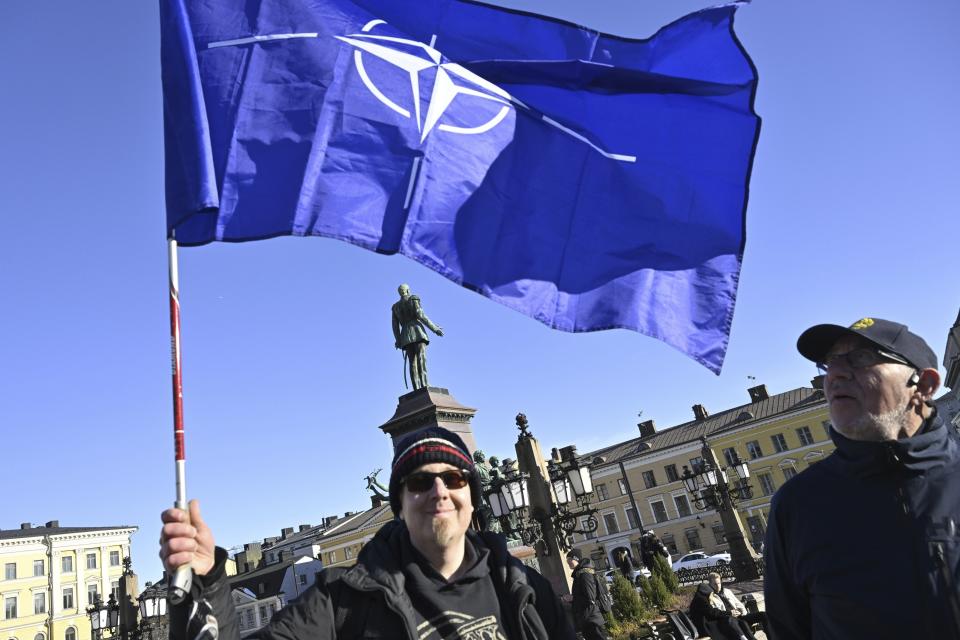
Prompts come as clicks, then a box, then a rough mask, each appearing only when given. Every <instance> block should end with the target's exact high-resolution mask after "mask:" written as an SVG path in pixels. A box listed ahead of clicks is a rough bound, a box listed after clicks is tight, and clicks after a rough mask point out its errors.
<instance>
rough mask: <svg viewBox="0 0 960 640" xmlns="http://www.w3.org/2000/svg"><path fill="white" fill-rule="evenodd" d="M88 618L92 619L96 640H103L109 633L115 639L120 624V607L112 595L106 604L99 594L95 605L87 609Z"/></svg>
mask: <svg viewBox="0 0 960 640" xmlns="http://www.w3.org/2000/svg"><path fill="white" fill-rule="evenodd" d="M87 617H89V618H90V628H91V629H92V630H93V637H94V638H95V640H101V638H103V636H104V634H105V633H107V632H109V636H110V637H113V636H115V635H117V626H118V625H119V623H120V605H119V604H117V601H116V599H115V598H114V597H113V594H112V593H111V594H110V599H109V600H108V601H107V602H106V603H104V602H103V601H102V600H100V594H97V595H96V596H95V597H94V599H93V603H92V604H91V605H90V606H89V607H87Z"/></svg>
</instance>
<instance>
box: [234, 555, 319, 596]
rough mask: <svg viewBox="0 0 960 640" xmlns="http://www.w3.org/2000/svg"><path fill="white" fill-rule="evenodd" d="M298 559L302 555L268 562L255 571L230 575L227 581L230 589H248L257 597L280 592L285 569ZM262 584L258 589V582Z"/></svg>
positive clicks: (300, 558)
mask: <svg viewBox="0 0 960 640" xmlns="http://www.w3.org/2000/svg"><path fill="white" fill-rule="evenodd" d="M298 560H303V557H299V558H289V559H286V560H284V561H283V562H276V563H274V564H268V565H267V566H265V567H262V568H260V569H257V570H256V571H250V572H249V573H239V574H237V575H235V576H231V577H230V578H229V579H228V581H229V582H230V588H231V589H249V590H250V591H252V592H253V593H254V594H256V595H257V597H258V598H259V597H262V596H272V595H276V594H278V593H279V592H280V589H281V587H282V586H283V576H284V575H285V574H286V573H287V569H288V568H289V567H290V565H292V564H294V563H295V562H297V561H298ZM261 583H262V584H263V589H262V590H261V589H260V584H261Z"/></svg>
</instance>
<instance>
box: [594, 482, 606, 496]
mask: <svg viewBox="0 0 960 640" xmlns="http://www.w3.org/2000/svg"><path fill="white" fill-rule="evenodd" d="M594 490H596V492H597V495H598V496H600V499H601V500H606V499H607V498H609V497H610V494H608V493H607V485H605V484H598V485H597V486H596V487H594Z"/></svg>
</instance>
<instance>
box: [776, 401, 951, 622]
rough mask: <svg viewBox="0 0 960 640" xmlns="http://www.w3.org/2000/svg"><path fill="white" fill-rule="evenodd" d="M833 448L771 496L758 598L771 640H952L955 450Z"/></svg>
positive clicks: (947, 440) (940, 444) (872, 445)
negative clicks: (761, 589) (760, 596)
mask: <svg viewBox="0 0 960 640" xmlns="http://www.w3.org/2000/svg"><path fill="white" fill-rule="evenodd" d="M831 435H832V437H833V441H834V443H836V446H837V450H836V451H834V452H833V453H832V454H831V455H830V456H828V457H827V458H826V459H825V460H823V461H822V462H820V463H817V464H815V465H814V466H812V467H810V468H809V469H807V470H805V471H804V472H803V473H800V474H799V475H797V476H796V477H795V478H793V479H792V480H790V481H789V482H787V483H785V484H784V485H783V487H781V488H780V490H779V491H778V492H777V493H776V495H774V497H773V500H772V504H771V509H770V518H769V523H768V528H767V538H766V545H765V557H766V558H765V559H766V572H765V576H764V592H765V599H766V611H767V616H768V619H769V629H770V631H771V632H772V637H773V638H775V639H776V640H794V639H797V640H799V639H801V638H802V639H803V640H833V639H838V640H839V639H843V640H856V639H858V638H865V639H866V638H869V639H870V640H883V639H885V638H890V639H891V640H892V639H894V638H896V639H897V640H902V639H903V638H937V640H958V639H960V595H958V590H957V585H958V581H957V577H958V573H960V537H958V527H957V525H958V523H960V474H958V472H960V449H958V442H957V438H956V436H955V435H954V434H953V433H952V432H951V430H948V429H947V428H946V427H945V426H944V423H943V421H942V420H941V419H940V418H939V417H937V416H936V415H934V416H933V417H932V418H930V419H928V420H927V421H926V422H925V423H924V425H923V426H922V427H921V429H920V431H918V433H917V434H916V435H915V436H914V437H912V438H905V439H902V440H894V441H890V442H862V441H855V440H850V439H848V438H845V437H844V436H842V435H840V434H839V433H837V432H836V431H831Z"/></svg>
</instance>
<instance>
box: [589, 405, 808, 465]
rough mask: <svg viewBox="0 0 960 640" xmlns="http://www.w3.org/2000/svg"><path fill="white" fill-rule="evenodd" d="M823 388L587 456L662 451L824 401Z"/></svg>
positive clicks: (610, 458)
mask: <svg viewBox="0 0 960 640" xmlns="http://www.w3.org/2000/svg"><path fill="white" fill-rule="evenodd" d="M824 402H825V399H824V395H823V391H822V390H820V389H813V388H810V387H800V388H799V389H792V390H790V391H787V392H785V393H778V394H776V395H772V396H770V397H769V398H767V399H765V400H760V401H759V402H751V403H748V404H743V405H740V406H738V407H733V408H732V409H727V410H725V411H721V412H720V413H717V414H714V415H710V416H707V417H706V418H705V419H703V420H691V421H689V422H684V423H683V424H679V425H676V426H674V427H670V428H668V429H663V430H660V431H657V432H656V433H654V434H653V435H651V436H647V437H640V438H633V439H632V440H627V441H626V442H620V443H618V444H615V445H611V446H609V447H604V448H603V449H598V450H596V451H591V452H590V453H588V454H585V455H584V456H583V457H584V458H594V459H596V458H598V457H599V458H603V461H602V462H600V461H599V460H596V461H595V462H594V466H595V467H601V466H604V465H607V464H611V463H614V462H619V461H621V460H626V459H628V458H633V457H635V456H638V455H640V454H645V453H650V452H653V451H662V450H664V449H669V448H671V447H676V446H679V445H682V444H687V443H690V442H696V441H698V440H699V439H700V438H702V437H704V436H711V435H713V434H716V433H719V432H721V431H725V430H727V429H732V428H735V427H739V426H742V425H745V424H747V423H748V422H755V421H760V420H765V419H767V418H771V417H773V416H778V415H782V414H785V413H789V412H792V411H800V410H802V409H806V408H808V407H811V406H815V405H817V404H820V403H824Z"/></svg>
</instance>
